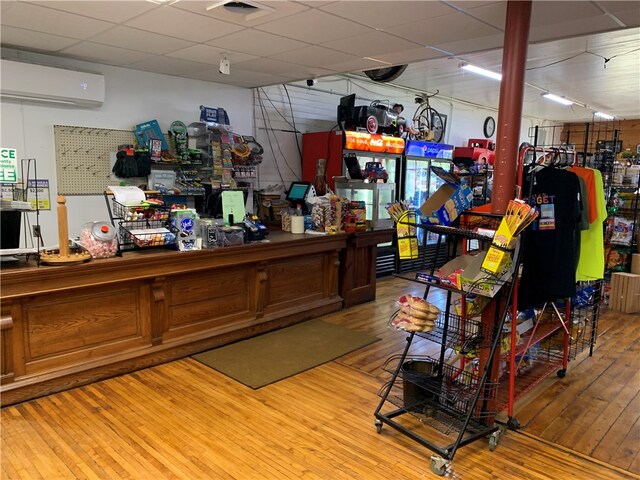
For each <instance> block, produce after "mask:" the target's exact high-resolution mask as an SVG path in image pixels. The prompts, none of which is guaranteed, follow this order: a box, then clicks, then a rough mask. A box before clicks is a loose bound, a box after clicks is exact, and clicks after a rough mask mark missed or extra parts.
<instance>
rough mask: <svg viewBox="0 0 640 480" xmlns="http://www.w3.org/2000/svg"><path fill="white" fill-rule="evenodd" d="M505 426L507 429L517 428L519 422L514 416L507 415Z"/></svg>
mask: <svg viewBox="0 0 640 480" xmlns="http://www.w3.org/2000/svg"><path fill="white" fill-rule="evenodd" d="M507 427H508V428H509V430H519V429H520V428H521V425H520V422H519V421H518V420H517V419H516V418H515V417H509V420H508V421H507Z"/></svg>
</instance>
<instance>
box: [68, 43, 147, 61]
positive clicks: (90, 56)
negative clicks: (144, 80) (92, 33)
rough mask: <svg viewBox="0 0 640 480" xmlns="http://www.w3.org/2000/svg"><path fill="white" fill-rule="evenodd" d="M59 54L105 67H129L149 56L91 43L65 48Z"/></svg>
mask: <svg viewBox="0 0 640 480" xmlns="http://www.w3.org/2000/svg"><path fill="white" fill-rule="evenodd" d="M60 54H61V55H64V56H65V57H73V58H79V59H81V60H88V61H90V62H91V61H93V62H98V63H105V64H107V65H129V64H130V63H133V62H138V61H140V60H144V59H145V58H149V56H150V55H149V54H148V53H143V52H137V51H134V50H127V49H125V48H119V47H112V46H110V45H102V44H100V43H93V42H81V43H79V44H77V45H73V46H71V47H69V48H65V49H64V50H62V51H61V52H60Z"/></svg>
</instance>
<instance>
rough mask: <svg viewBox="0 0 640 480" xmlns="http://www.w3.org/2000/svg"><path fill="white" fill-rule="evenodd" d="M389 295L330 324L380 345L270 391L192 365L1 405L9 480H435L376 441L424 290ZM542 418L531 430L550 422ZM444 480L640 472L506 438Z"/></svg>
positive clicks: (397, 437)
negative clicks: (385, 393)
mask: <svg viewBox="0 0 640 480" xmlns="http://www.w3.org/2000/svg"><path fill="white" fill-rule="evenodd" d="M379 287H380V288H379V293H378V300H376V302H373V303H370V304H366V305H361V306H357V307H353V308H351V309H348V310H344V311H342V312H338V313H336V314H331V315H328V316H326V317H324V319H325V320H327V321H330V322H333V323H339V324H344V325H346V326H349V327H350V328H354V329H359V330H363V331H366V332H368V333H372V334H374V335H376V336H378V337H380V338H381V341H379V342H376V343H374V344H372V345H370V346H368V347H365V348H363V349H360V350H358V351H356V352H353V353H352V354H349V355H346V356H344V357H341V358H340V359H338V360H337V361H333V362H329V363H327V364H325V365H322V366H319V367H317V368H314V369H312V370H309V371H307V372H304V373H301V374H299V375H296V376H294V377H291V378H288V379H285V380H283V381H280V382H278V383H275V384H272V385H268V386H266V387H264V388H262V389H259V390H252V389H250V388H248V387H245V386H243V385H241V384H239V383H237V382H235V381H233V380H231V379H229V378H227V377H225V376H224V375H222V374H220V373H218V372H216V371H215V370H212V369H209V368H207V367H205V366H203V365H202V364H200V363H198V362H196V361H194V360H192V359H189V358H187V359H182V360H179V361H175V362H171V363H168V364H165V365H161V366H158V367H154V368H149V369H146V370H142V371H140V372H136V373H134V374H130V375H125V376H121V377H117V378H113V379H110V380H106V381H103V382H98V383H95V384H92V385H88V386H85V387H81V388H77V389H74V390H70V391H67V392H63V393H60V394H56V395H51V396H48V397H44V398H41V399H38V400H34V401H31V402H26V403H23V404H20V405H16V406H12V407H7V408H4V409H3V410H2V411H1V421H2V423H1V426H2V432H1V433H2V436H1V440H2V445H1V447H2V449H1V453H2V458H1V461H0V466H1V470H0V472H1V478H2V479H3V480H4V479H7V480H31V479H46V480H55V479H126V478H130V479H153V480H156V479H158V480H160V479H189V480H200V479H234V480H235V479H245V480H263V479H300V478H304V479H322V480H334V479H393V480H403V479H407V480H413V479H421V478H438V477H436V476H435V475H434V474H433V473H431V471H430V462H429V456H430V452H429V451H428V450H426V449H425V448H424V447H421V446H420V445H418V444H416V443H415V442H413V441H411V440H410V439H408V438H407V437H405V436H403V435H401V434H399V433H397V432H395V431H393V430H392V429H390V428H387V427H385V428H383V431H382V434H377V433H376V430H375V428H374V425H373V416H372V414H373V411H374V410H375V408H376V406H377V403H378V396H377V393H378V390H379V388H380V384H381V379H382V375H381V373H380V367H381V365H382V364H383V363H384V361H385V360H386V358H387V357H389V356H390V355H393V354H397V353H399V351H400V350H399V349H400V348H402V345H403V344H404V337H405V336H404V335H403V334H401V333H400V332H395V331H391V330H389V329H387V328H386V320H387V318H388V315H389V314H390V313H391V312H392V311H393V305H392V302H391V299H393V298H397V296H398V295H399V293H400V292H405V291H411V290H414V293H421V289H420V288H419V286H417V285H416V286H411V285H407V283H406V282H403V281H400V280H395V279H384V280H381V281H380V282H379ZM416 348H417V349H418V350H420V351H421V352H422V351H424V352H426V351H429V349H430V348H432V346H430V345H429V342H426V341H424V342H417V344H416ZM594 358H595V357H594ZM584 362H585V361H584V360H583V363H581V364H580V366H582V365H583V364H584ZM570 368H571V366H570ZM577 368H578V367H576V370H577ZM584 368H585V370H589V369H588V368H587V367H584ZM585 375H586V374H585ZM570 378H571V377H570V375H568V376H567V378H566V380H570ZM580 378H582V377H580ZM627 383H632V382H631V381H630V380H627ZM552 386H554V385H552ZM554 388H558V387H555V386H554ZM567 388H569V387H567ZM540 411H541V412H542V413H539V414H536V415H534V416H532V418H531V420H533V423H531V425H533V424H534V423H535V421H536V420H535V419H536V418H538V420H541V419H542V418H543V417H542V416H541V415H543V414H544V409H542V410H540ZM519 415H520V414H519ZM594 420H595V419H594ZM527 421H529V419H527ZM521 422H522V418H521ZM420 428H425V427H420ZM601 443H603V442H601ZM606 447H607V445H603V447H602V448H606ZM611 448H612V450H611V451H612V452H614V451H617V450H616V447H615V446H614V445H611ZM613 456H614V455H613V454H610V457H611V458H612V457H613ZM634 458H635V457H634ZM447 478H455V479H464V480H476V479H477V480H483V479H505V480H514V479H523V480H527V479H554V480H563V479H567V480H568V479H572V480H573V479H583V478H589V479H593V480H599V479H626V478H636V479H637V478H640V477H638V476H636V475H634V474H631V473H625V472H624V471H623V470H622V469H620V468H616V467H614V466H608V465H607V464H606V463H604V462H601V461H595V460H590V459H589V458H587V457H586V456H583V455H580V454H575V453H571V452H570V451H568V450H566V449H564V448H562V447H558V446H553V445H550V444H548V443H544V442H541V441H539V440H537V439H535V438H532V437H530V436H528V435H525V434H522V433H517V432H508V433H507V434H505V435H504V436H503V437H502V438H501V440H500V444H499V445H498V448H497V449H496V451H495V452H490V451H489V450H488V448H487V442H486V441H484V440H480V441H477V442H474V443H472V444H470V445H468V446H465V447H463V448H461V449H460V450H459V451H458V453H457V454H456V457H455V459H454V461H453V463H452V464H451V466H450V469H449V471H448V473H447Z"/></svg>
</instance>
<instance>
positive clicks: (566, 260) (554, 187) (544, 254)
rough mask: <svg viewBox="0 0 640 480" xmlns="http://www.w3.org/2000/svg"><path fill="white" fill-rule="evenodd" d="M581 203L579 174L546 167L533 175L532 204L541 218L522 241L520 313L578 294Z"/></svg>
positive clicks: (526, 188) (526, 189) (526, 186)
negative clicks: (528, 308) (529, 308)
mask: <svg viewBox="0 0 640 480" xmlns="http://www.w3.org/2000/svg"><path fill="white" fill-rule="evenodd" d="M528 188H529V185H527V184H526V183H525V190H524V191H525V192H526V191H528ZM579 202H580V182H579V181H578V177H577V176H576V174H574V173H571V172H568V171H566V170H559V169H556V168H550V167H547V168H543V169H542V170H540V171H539V172H537V173H536V174H535V175H534V177H533V188H532V196H531V203H532V205H534V206H535V207H536V208H537V209H538V212H539V215H540V216H539V218H538V220H537V221H536V222H534V224H533V226H532V228H531V229H530V230H529V231H527V232H526V234H525V235H524V239H523V247H522V248H523V256H522V263H523V267H522V278H521V281H520V288H519V299H518V308H519V309H524V308H527V307H530V306H534V305H539V304H542V303H544V302H547V301H554V300H557V299H560V298H569V297H572V296H573V295H574V294H575V292H576V275H575V274H576V263H577V262H576V260H577V246H578V245H579V240H580V235H579V232H580V230H579V229H580V215H581V212H580V203H579Z"/></svg>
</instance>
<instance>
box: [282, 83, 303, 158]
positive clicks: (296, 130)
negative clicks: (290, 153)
mask: <svg viewBox="0 0 640 480" xmlns="http://www.w3.org/2000/svg"><path fill="white" fill-rule="evenodd" d="M282 86H283V87H284V91H285V93H286V94H287V99H289V110H291V121H292V122H293V134H294V135H295V137H296V146H297V147H298V154H299V155H300V165H302V149H301V148H300V142H299V141H298V129H297V128H296V118H295V116H294V115H293V105H292V103H291V97H290V96H289V90H288V89H287V86H286V85H285V84H284V83H283V84H282Z"/></svg>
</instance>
